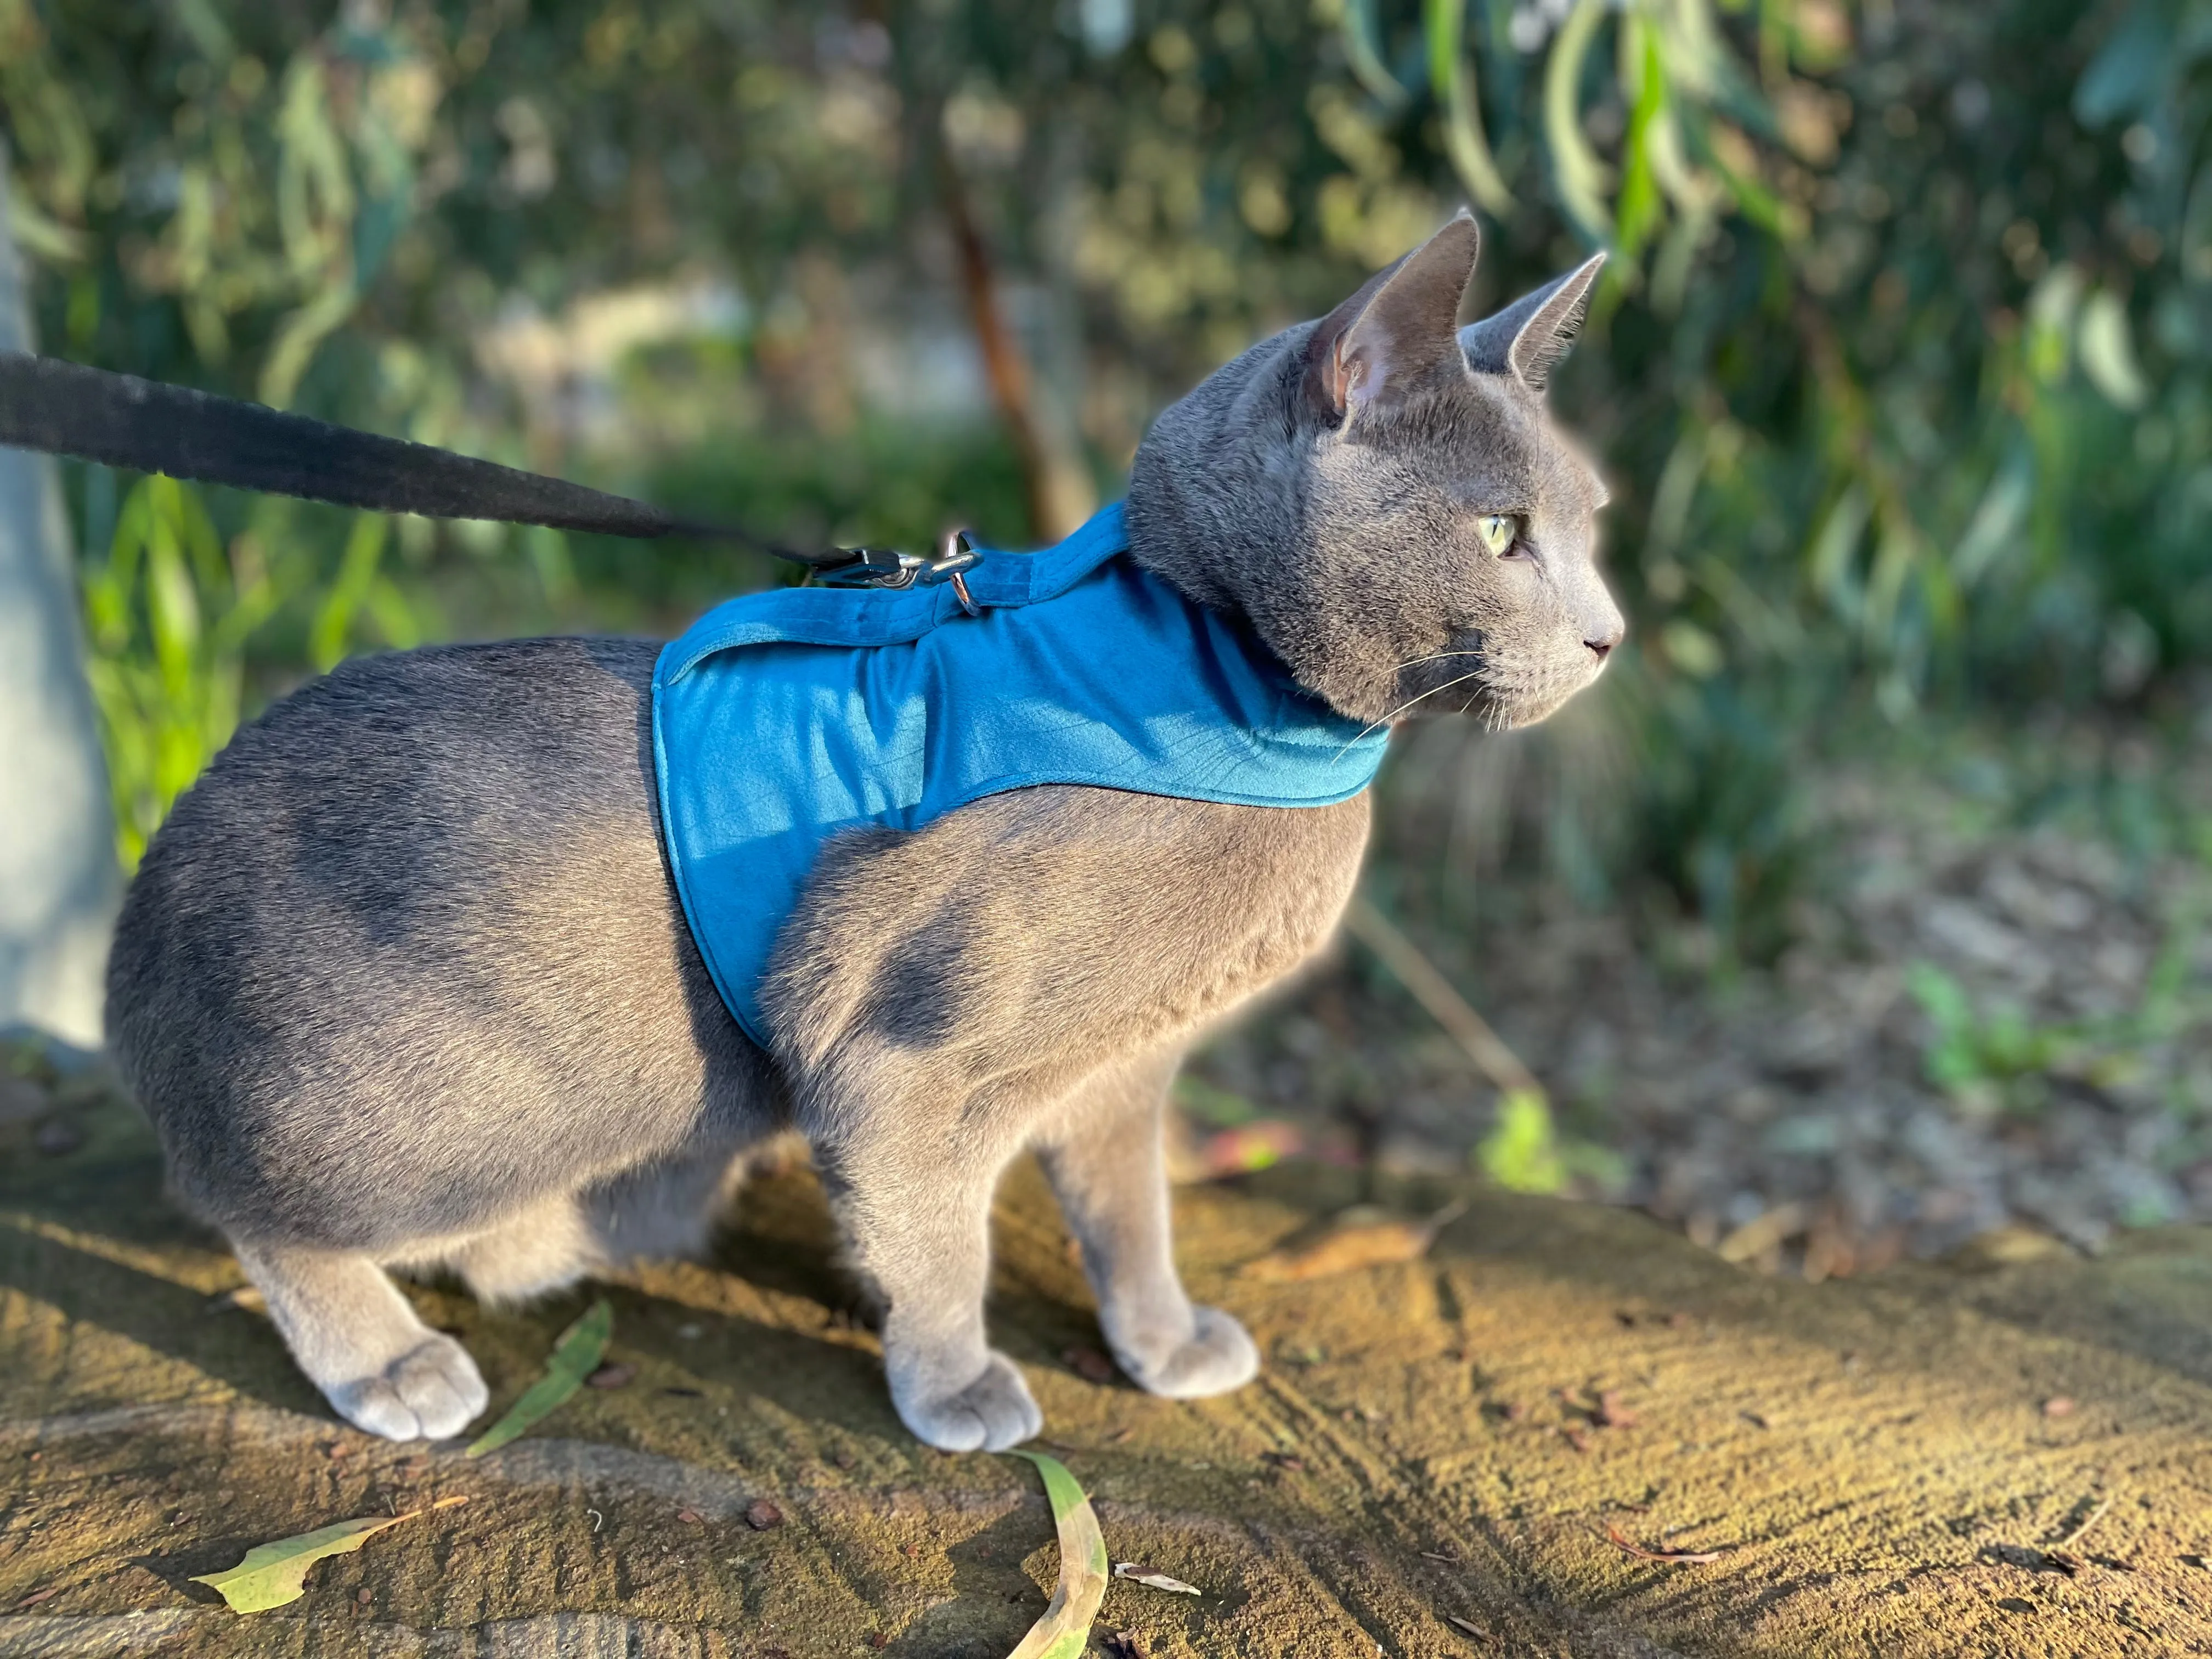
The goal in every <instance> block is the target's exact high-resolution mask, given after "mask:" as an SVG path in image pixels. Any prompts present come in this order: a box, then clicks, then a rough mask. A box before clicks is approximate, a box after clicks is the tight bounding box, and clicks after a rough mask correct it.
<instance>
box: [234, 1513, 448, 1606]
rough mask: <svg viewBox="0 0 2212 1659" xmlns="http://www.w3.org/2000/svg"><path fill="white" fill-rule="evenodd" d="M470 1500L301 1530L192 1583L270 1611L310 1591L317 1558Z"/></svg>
mask: <svg viewBox="0 0 2212 1659" xmlns="http://www.w3.org/2000/svg"><path fill="white" fill-rule="evenodd" d="M468 1501H469V1500H468V1499H467V1498H440V1499H439V1500H438V1501H437V1502H436V1503H435V1504H431V1505H430V1506H429V1509H421V1510H410V1511H409V1512H408V1513H407V1514H405V1515H364V1516H359V1517H357V1518H356V1519H355V1520H351V1521H340V1522H337V1523H336V1524H335V1525H333V1526H328V1527H321V1528H317V1529H316V1530H315V1531H313V1532H307V1533H301V1534H300V1535H299V1536H298V1537H296V1538H280V1539H278V1540H277V1541H276V1542H275V1543H273V1544H258V1545H256V1546H255V1547H253V1548H252V1549H250V1550H248V1551H246V1559H244V1560H243V1561H240V1563H239V1564H238V1565H236V1566H234V1567H233V1568H231V1569H230V1571H228V1572H210V1573H203V1574H200V1575H198V1576H197V1577H194V1578H193V1580H192V1583H195V1584H205V1585H206V1586H207V1587H208V1588H209V1589H212V1590H214V1591H215V1592H216V1594H217V1595H221V1596H222V1599H223V1600H224V1601H227V1602H228V1603H229V1604H230V1610H231V1611H232V1612H233V1613H265V1612H267V1611H268V1610H269V1609H270V1608H271V1607H284V1606H286V1605H288V1604H289V1603H290V1602H294V1601H298V1600H299V1599H300V1598H301V1596H303V1595H306V1594H307V1569H308V1568H309V1567H312V1566H313V1565H315V1563H316V1562H318V1561H320V1560H324V1559H326V1558H328V1557H330V1556H333V1555H349V1554H351V1553H353V1552H354V1551H355V1550H357V1549H359V1548H360V1547H362V1545H363V1544H366V1543H367V1542H368V1541H369V1540H370V1539H372V1538H374V1537H375V1536H376V1534H379V1533H380V1532H382V1531H384V1530H385V1529H386V1528H387V1527H396V1526H398V1524H399V1523H400V1522H402V1521H412V1520H413V1519H414V1518H415V1517H416V1516H418V1515H428V1514H429V1513H430V1510H442V1509H446V1508H447V1507H449V1506H451V1505H453V1504H465V1503H467V1502H468Z"/></svg>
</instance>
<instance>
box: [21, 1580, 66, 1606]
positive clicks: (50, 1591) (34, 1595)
mask: <svg viewBox="0 0 2212 1659" xmlns="http://www.w3.org/2000/svg"><path fill="white" fill-rule="evenodd" d="M61 1593H62V1586H61V1585H59V1584H49V1585H47V1586H46V1589H42V1590H33V1591H32V1592H31V1593H30V1594H29V1595H27V1596H25V1597H24V1598H23V1599H22V1600H21V1601H18V1602H16V1603H15V1605H16V1606H17V1607H36V1606H38V1605H39V1603H40V1602H41V1601H52V1599H53V1598H54V1597H55V1596H57V1595H60V1594H61Z"/></svg>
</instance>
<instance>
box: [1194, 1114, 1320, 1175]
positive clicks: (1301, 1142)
mask: <svg viewBox="0 0 2212 1659" xmlns="http://www.w3.org/2000/svg"><path fill="white" fill-rule="evenodd" d="M1305 1144H1306V1143H1305V1135H1304V1132H1303V1131H1301V1130H1300V1129H1299V1127H1298V1126H1297V1124H1295V1123H1289V1122H1285V1121H1284V1120H1283V1119H1281V1118H1276V1117H1263V1118H1261V1119H1258V1120H1257V1121H1254V1122H1251V1123H1243V1124H1239V1125H1238V1126H1237V1127H1235V1128H1233V1129H1223V1130H1220V1131H1219V1132H1218V1133H1214V1134H1210V1135H1208V1136H1206V1141H1205V1144H1204V1145H1203V1146H1200V1148H1199V1152H1198V1161H1199V1165H1200V1172H1201V1173H1202V1174H1203V1176H1205V1178H1206V1179H1207V1180H1209V1181H1217V1180H1219V1179H1220V1178H1221V1177H1222V1176H1234V1175H1249V1174H1250V1173H1251V1172H1252V1171H1254V1170H1264V1169H1267V1168H1268V1167H1269V1166H1270V1165H1272V1164H1279V1163H1280V1162H1281V1161H1282V1160H1283V1159H1284V1158H1295V1157H1297V1155H1298V1153H1300V1152H1304V1150H1305Z"/></svg>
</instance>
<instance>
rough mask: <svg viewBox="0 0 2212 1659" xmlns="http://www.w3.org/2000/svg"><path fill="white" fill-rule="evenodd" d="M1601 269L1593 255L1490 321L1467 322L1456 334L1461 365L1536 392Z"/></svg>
mask: <svg viewBox="0 0 2212 1659" xmlns="http://www.w3.org/2000/svg"><path fill="white" fill-rule="evenodd" d="M1604 268H1605V255H1604V254H1602V253H1593V254H1592V255H1590V257H1589V258H1587V259H1585V260H1583V262H1582V264H1578V265H1577V266H1576V267H1575V268H1574V269H1573V270H1571V271H1569V272H1568V273H1567V274H1566V275H1565V276H1560V277H1555V278H1554V279H1553V281H1551V282H1548V283H1545V284H1544V286H1543V287H1541V288H1540V289H1537V290H1536V291H1535V292H1534V293H1533V294H1524V295H1522V296H1521V297H1520V298H1519V299H1517V300H1516V301H1514V302H1513V303H1512V304H1511V305H1510V306H1508V307H1505V309H1504V310H1503V311H1501V312H1499V313H1498V314H1497V315H1496V316H1494V317H1486V318H1484V319H1482V320H1481V321H1480V322H1479V323H1469V324H1468V325H1467V326H1466V327H1465V328H1463V329H1462V330H1460V331H1459V343H1460V345H1461V348H1462V349H1463V350H1465V352H1466V353H1467V365H1468V368H1472V369H1474V370H1476V371H1478V372H1479V373H1481V374H1516V375H1518V376H1520V378H1521V380H1522V381H1523V382H1524V383H1526V384H1527V385H1528V386H1531V387H1533V388H1534V390H1536V391H1538V392H1541V391H1542V390H1543V389H1544V383H1545V381H1547V380H1549V379H1550V378H1551V374H1552V370H1553V368H1555V367H1556V366H1557V365H1558V363H1559V359H1560V358H1562V357H1564V356H1566V355H1567V348H1568V347H1569V346H1571V345H1572V344H1573V343H1574V342H1575V335H1576V334H1577V331H1580V329H1581V328H1582V325H1583V312H1584V310H1586V309H1587V308H1588V307H1589V295H1590V289H1591V288H1592V287H1593V286H1594V285H1595V283H1596V282H1597V274H1598V272H1599V271H1601V270H1603V269H1604Z"/></svg>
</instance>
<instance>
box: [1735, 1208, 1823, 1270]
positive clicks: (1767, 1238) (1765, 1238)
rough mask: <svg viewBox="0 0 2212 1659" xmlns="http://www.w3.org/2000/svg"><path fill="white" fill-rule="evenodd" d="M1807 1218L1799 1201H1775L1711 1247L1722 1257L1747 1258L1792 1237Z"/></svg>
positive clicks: (1785, 1241)
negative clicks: (1785, 1202)
mask: <svg viewBox="0 0 2212 1659" xmlns="http://www.w3.org/2000/svg"><path fill="white" fill-rule="evenodd" d="M1810 1221H1811V1218H1810V1217H1809V1216H1808V1215H1807V1214H1806V1212H1805V1206H1803V1205H1802V1204H1794V1203H1793V1204H1778V1205H1776V1206H1774V1207H1773V1208H1772V1209H1771V1210H1769V1211H1767V1212H1765V1214H1763V1215H1759V1216H1754V1217H1753V1218H1752V1219H1750V1220H1749V1221H1747V1222H1745V1223H1744V1224H1743V1225H1741V1227H1738V1228H1737V1229H1736V1230H1735V1231H1734V1232H1732V1233H1730V1234H1729V1236H1728V1237H1726V1238H1723V1240H1721V1242H1720V1243H1718V1244H1717V1245H1715V1246H1714V1247H1713V1251H1714V1254H1715V1255H1718V1256H1719V1257H1720V1259H1721V1260H1722V1261H1734V1262H1737V1263H1739V1264H1741V1263H1743V1262H1747V1261H1751V1260H1752V1259H1753V1257H1755V1256H1761V1255H1765V1254H1766V1252H1767V1251H1769V1250H1771V1249H1775V1248H1777V1247H1778V1246H1779V1245H1781V1244H1784V1243H1787V1242H1788V1241H1789V1240H1790V1239H1793V1238H1795V1237H1796V1236H1797V1235H1798V1234H1800V1233H1802V1232H1803V1231H1805V1229H1806V1227H1807V1226H1808V1225H1810Z"/></svg>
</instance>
